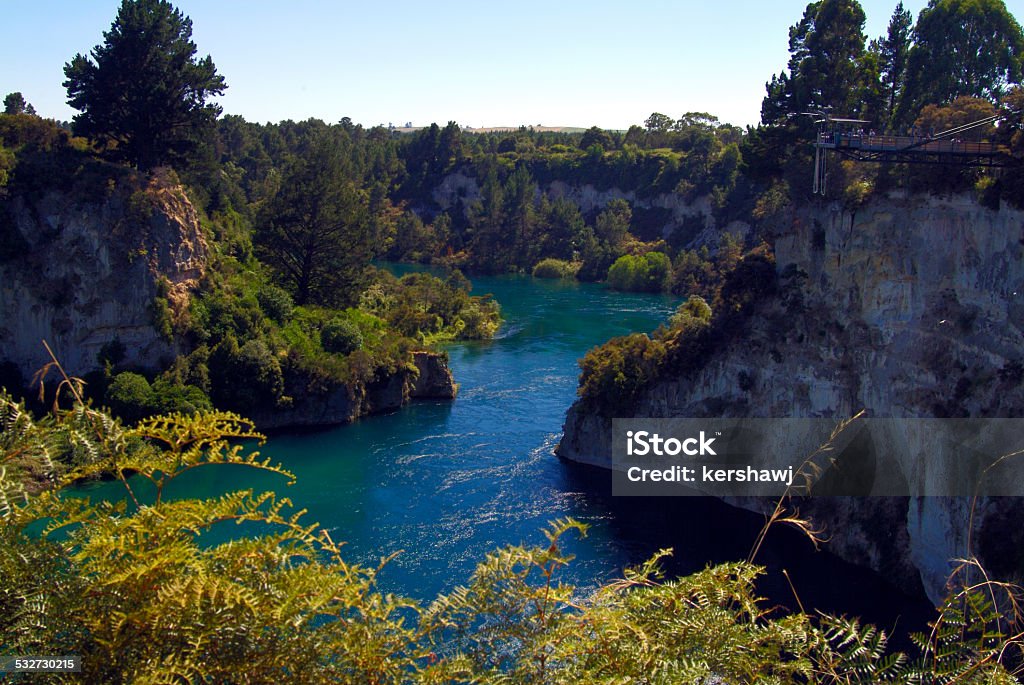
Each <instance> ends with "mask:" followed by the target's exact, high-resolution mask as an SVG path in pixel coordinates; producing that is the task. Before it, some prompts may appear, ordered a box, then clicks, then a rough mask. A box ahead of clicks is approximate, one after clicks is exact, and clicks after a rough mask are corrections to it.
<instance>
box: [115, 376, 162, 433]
mask: <svg viewBox="0 0 1024 685" xmlns="http://www.w3.org/2000/svg"><path fill="white" fill-rule="evenodd" d="M106 399H107V404H108V405H109V406H110V409H111V411H113V412H114V413H115V414H116V415H118V416H120V417H121V418H122V419H124V420H125V421H128V422H129V423H134V422H135V421H138V420H139V419H141V418H142V417H143V416H147V415H148V414H150V411H151V409H152V407H153V388H152V387H150V385H149V381H148V380H146V377H145V376H142V375H140V374H137V373H133V372H131V371H123V372H121V373H119V374H117V375H116V376H114V378H113V380H112V381H111V382H110V385H109V386H108V387H107V397H106Z"/></svg>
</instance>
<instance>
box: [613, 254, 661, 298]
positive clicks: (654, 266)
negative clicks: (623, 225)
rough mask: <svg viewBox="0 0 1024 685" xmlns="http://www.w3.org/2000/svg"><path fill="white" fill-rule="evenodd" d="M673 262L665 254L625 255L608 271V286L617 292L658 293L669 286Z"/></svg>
mask: <svg viewBox="0 0 1024 685" xmlns="http://www.w3.org/2000/svg"><path fill="white" fill-rule="evenodd" d="M671 270H672V262H671V260H669V258H668V255H666V254H664V253H663V252H648V253H646V254H642V255H623V256H621V257H619V258H618V259H616V260H615V263H614V264H612V265H611V267H610V268H609V269H608V285H610V286H611V287H613V288H615V289H616V290H626V291H633V292H647V293H657V292H661V291H662V290H664V289H665V287H666V286H667V284H668V277H669V273H670V272H671Z"/></svg>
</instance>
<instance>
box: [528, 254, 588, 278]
mask: <svg viewBox="0 0 1024 685" xmlns="http://www.w3.org/2000/svg"><path fill="white" fill-rule="evenodd" d="M578 269H579V264H573V263H571V262H567V261H565V260H564V259H554V258H551V257H549V258H547V259H542V260H540V261H539V262H537V264H536V266H534V267H533V277H534V278H574V277H575V276H576V271H577V270H578Z"/></svg>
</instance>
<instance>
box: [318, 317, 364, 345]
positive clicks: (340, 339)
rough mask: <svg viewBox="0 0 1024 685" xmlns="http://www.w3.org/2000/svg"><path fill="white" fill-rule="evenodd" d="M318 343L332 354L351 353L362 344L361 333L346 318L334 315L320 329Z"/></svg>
mask: <svg viewBox="0 0 1024 685" xmlns="http://www.w3.org/2000/svg"><path fill="white" fill-rule="evenodd" d="M320 344H321V345H322V346H323V348H324V350H325V351H327V352H330V353H332V354H351V353H353V352H355V351H356V350H358V349H359V348H361V347H362V346H363V334H362V333H360V332H359V327H358V326H356V325H355V324H354V323H352V322H351V321H349V320H348V319H343V318H341V317H336V318H334V319H331V320H330V321H328V322H327V325H326V326H324V328H323V330H322V331H320Z"/></svg>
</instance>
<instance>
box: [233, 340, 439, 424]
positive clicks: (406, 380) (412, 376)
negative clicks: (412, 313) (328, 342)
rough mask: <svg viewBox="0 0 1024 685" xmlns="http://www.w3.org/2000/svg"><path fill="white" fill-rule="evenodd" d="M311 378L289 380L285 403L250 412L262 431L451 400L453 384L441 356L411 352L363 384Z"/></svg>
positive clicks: (349, 419) (342, 420) (348, 419)
mask: <svg viewBox="0 0 1024 685" xmlns="http://www.w3.org/2000/svg"><path fill="white" fill-rule="evenodd" d="M309 380H310V379H301V378H293V379H289V381H290V382H289V385H290V386H292V387H288V388H287V392H288V393H289V394H290V395H292V397H293V400H292V405H291V406H290V407H279V408H276V409H273V410H268V411H263V412H257V413H254V414H253V416H252V417H251V418H252V419H253V420H254V421H255V422H256V425H257V426H258V427H259V428H260V429H261V430H274V429H279V428H294V427H319V426H333V425H339V424H344V423H351V422H352V421H354V420H356V419H357V418H359V417H360V416H365V415H368V414H379V413H382V412H388V411H394V410H395V409H398V408H400V407H402V406H404V405H405V404H407V403H408V402H410V401H411V400H416V399H446V400H452V399H455V395H456V393H457V392H458V385H457V384H456V383H455V381H454V379H453V378H452V372H451V369H449V368H448V362H447V360H446V359H445V358H444V356H443V355H441V354H438V353H436V352H427V351H417V352H413V353H412V365H411V366H410V367H407V368H404V369H399V370H398V371H397V372H395V373H393V374H388V375H385V376H383V377H380V378H377V379H375V380H374V381H372V382H370V383H366V384H361V383H356V384H344V383H331V384H328V385H326V386H324V387H318V388H315V389H311V387H312V385H313V384H311V383H310V382H309Z"/></svg>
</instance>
